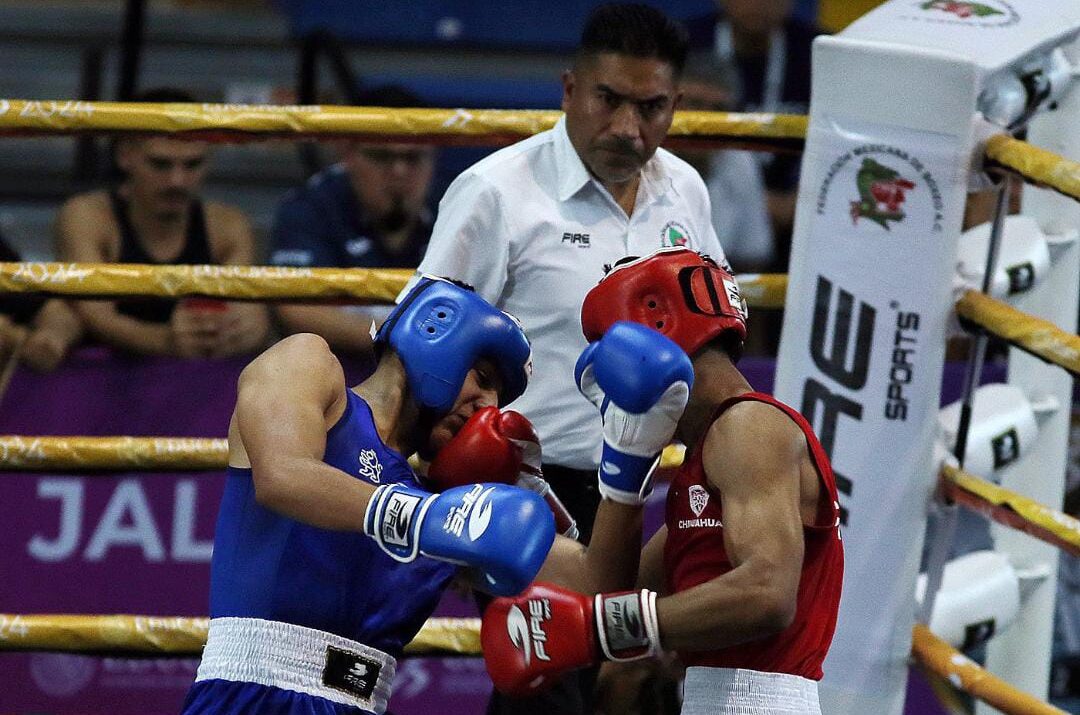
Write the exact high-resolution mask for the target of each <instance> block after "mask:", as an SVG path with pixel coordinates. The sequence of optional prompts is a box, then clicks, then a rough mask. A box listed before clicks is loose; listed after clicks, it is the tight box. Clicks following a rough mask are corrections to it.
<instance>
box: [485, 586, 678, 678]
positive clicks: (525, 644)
mask: <svg viewBox="0 0 1080 715" xmlns="http://www.w3.org/2000/svg"><path fill="white" fill-rule="evenodd" d="M597 614H602V615H601V617H599V618H598V617H597ZM480 644H481V647H482V649H483V652H484V663H485V664H486V665H487V670H488V674H489V675H491V680H492V682H493V683H494V684H495V687H496V688H497V689H498V690H499V692H502V693H505V694H506V695H510V696H512V697H524V696H528V695H532V694H535V693H538V692H542V691H544V690H546V689H547V688H549V687H551V686H552V685H554V684H555V683H556V682H558V680H559V678H560V677H562V675H563V674H565V673H567V672H569V671H572V670H577V669H578V668H584V667H586V666H589V665H592V664H593V663H596V662H597V661H600V660H604V659H606V660H619V661H623V660H637V659H639V658H646V657H648V656H651V655H655V654H657V653H659V652H660V634H659V628H658V627H657V623H656V594H655V593H654V592H652V591H649V590H642V591H628V592H622V593H609V594H598V595H596V596H583V595H581V594H579V593H574V592H573V591H567V590H565V589H562V588H559V587H558V586H554V585H552V584H546V583H534V584H532V585H531V586H529V587H528V588H527V589H525V591H524V592H522V593H521V594H519V595H518V596H515V597H513V598H497V599H495V600H494V601H492V603H491V605H490V606H488V608H487V610H486V611H485V612H484V620H483V625H482V626H481V628H480Z"/></svg>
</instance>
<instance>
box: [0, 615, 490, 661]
mask: <svg viewBox="0 0 1080 715" xmlns="http://www.w3.org/2000/svg"><path fill="white" fill-rule="evenodd" d="M209 624H210V619H209V618H190V617H185V616H128V615H110V616H80V615H66V614H59V615H53V614H40V615H39V614H34V615H23V614H0V651H5V650H8V651H12V650H53V651H76V652H78V651H95V652H102V651H104V652H110V653H113V652H132V653H168V654H171V655H199V654H200V653H201V652H202V648H203V645H204V644H205V643H206V633H207V629H208V628H209ZM405 652H406V653H408V654H411V655H423V654H447V653H453V654H461V655H479V654H480V619H479V618H429V619H428V620H427V622H426V623H424V625H423V627H421V628H420V632H419V633H417V634H416V637H415V638H413V640H412V642H410V643H409V644H408V645H406V646H405Z"/></svg>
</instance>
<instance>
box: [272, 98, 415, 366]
mask: <svg viewBox="0 0 1080 715" xmlns="http://www.w3.org/2000/svg"><path fill="white" fill-rule="evenodd" d="M358 102H359V104H360V105H362V106H373V107H416V106H419V105H420V104H421V103H420V101H419V99H418V98H417V97H416V96H415V95H413V94H412V93H410V92H408V91H407V90H404V89H402V88H400V87H395V86H385V87H380V88H377V89H373V90H370V91H367V92H364V93H362V94H361V96H360V97H359V99H358ZM434 171H435V150H434V149H433V148H432V147H428V146H422V145H417V144H368V143H362V142H355V141H351V142H347V143H345V144H344V145H343V148H342V151H341V161H340V163H337V164H334V165H333V166H331V167H329V168H328V169H325V170H323V171H321V172H319V173H318V174H316V175H315V176H313V177H311V179H309V180H308V182H307V184H306V185H305V186H303V187H302V188H299V189H295V190H293V191H291V192H290V193H289V194H288V195H287V196H286V197H285V199H284V201H282V203H281V205H280V206H279V207H278V211H277V216H276V217H275V220H274V227H273V229H272V231H271V235H270V241H271V249H270V263H271V264H273V265H278V266H323V267H335V268H358V267H361V268H415V267H416V266H417V265H419V263H420V259H421V258H422V257H423V255H424V250H425V248H426V247H427V243H428V239H429V238H430V237H431V227H432V223H433V216H432V212H431V211H430V209H429V206H428V192H429V190H430V187H431V180H432V176H433V175H434ZM388 309H389V306H386V307H385V310H383V309H382V308H381V307H377V306H346V307H338V306H319V305H297V304H285V305H280V306H279V307H278V317H279V319H280V321H281V323H282V326H283V328H284V329H285V331H286V332H288V333H299V332H311V333H316V334H318V335H321V336H322V337H323V338H325V339H326V341H327V342H328V343H330V346H331V347H332V348H333V349H334V350H336V351H339V352H346V353H354V354H366V353H368V352H369V351H370V349H371V337H370V335H369V328H370V326H371V322H372V320H373V319H380V318H382V317H385V312H386V310H388Z"/></svg>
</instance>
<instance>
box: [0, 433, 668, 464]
mask: <svg viewBox="0 0 1080 715" xmlns="http://www.w3.org/2000/svg"><path fill="white" fill-rule="evenodd" d="M685 451H686V448H685V447H683V446H682V445H669V446H668V447H667V448H666V449H665V450H664V453H663V455H662V457H661V459H660V466H661V468H664V469H668V468H673V467H677V466H679V465H680V464H682V459H683V453H684V452H685ZM228 455H229V445H228V442H227V441H226V440H224V439H205V438H200V437H78V436H73V437H33V436H24V435H0V471H2V472H27V471H46V470H62V471H81V470H104V469H109V470H118V471H135V470H139V471H219V470H222V469H225V467H226V466H227V462H228Z"/></svg>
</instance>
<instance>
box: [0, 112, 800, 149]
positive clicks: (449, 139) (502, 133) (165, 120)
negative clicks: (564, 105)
mask: <svg viewBox="0 0 1080 715" xmlns="http://www.w3.org/2000/svg"><path fill="white" fill-rule="evenodd" d="M561 116H562V112H561V111H557V110H522V109H511V110H507V109H389V108H385V107H340V106H319V105H310V106H276V105H258V104H182V103H174V104H157V103H150V102H84V101H73V100H72V101H65V100H56V101H43V100H23V99H0V135H3V134H7V135H22V136H27V135H31V136H32V135H43V134H45V135H49V134H79V133H88V132H93V133H97V132H154V133H157V134H185V135H190V136H194V137H195V138H200V139H208V140H211V141H231V142H242V141H250V140H252V139H261V138H268V137H283V138H299V137H315V136H320V137H327V136H339V137H341V136H348V137H352V138H362V139H364V140H368V141H383V142H388V141H400V140H402V139H407V140H409V141H412V142H416V141H424V142H437V143H440V144H447V143H457V144H489V145H490V144H499V143H509V142H514V141H518V140H520V139H522V138H524V137H527V136H532V135H533V134H537V133H539V132H542V131H545V130H547V129H550V128H552V127H553V126H555V122H557V121H558V120H559V117H561ZM806 126H807V118H806V117H805V116H803V115H796V114H770V113H756V114H739V113H733V112H700V111H690V112H679V113H677V114H676V115H675V119H674V121H673V122H672V125H671V129H670V131H669V132H668V135H669V136H670V137H671V138H673V139H676V140H677V139H679V138H683V137H686V138H689V137H692V138H693V139H694V140H710V141H712V142H713V143H717V142H723V141H724V140H728V141H732V140H734V141H735V142H736V143H740V144H745V143H747V142H749V143H751V144H755V143H765V144H768V145H769V146H771V147H772V148H777V149H796V150H798V149H801V148H802V146H803V144H804V143H805V139H806ZM762 148H764V147H762Z"/></svg>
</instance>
